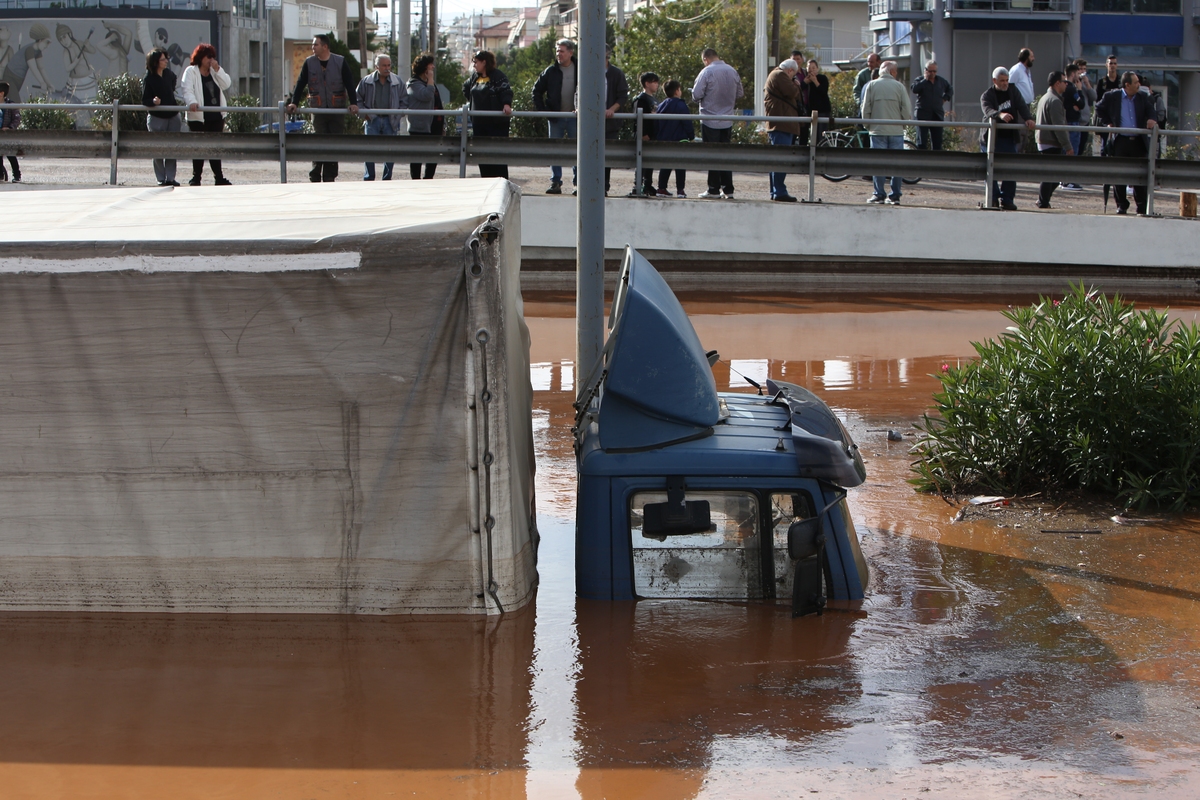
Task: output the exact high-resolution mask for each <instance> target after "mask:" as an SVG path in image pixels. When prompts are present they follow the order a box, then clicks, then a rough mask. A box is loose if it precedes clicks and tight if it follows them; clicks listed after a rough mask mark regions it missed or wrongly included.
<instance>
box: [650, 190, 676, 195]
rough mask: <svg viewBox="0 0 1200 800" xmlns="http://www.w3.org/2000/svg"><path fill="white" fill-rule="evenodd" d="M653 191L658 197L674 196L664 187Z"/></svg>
mask: <svg viewBox="0 0 1200 800" xmlns="http://www.w3.org/2000/svg"><path fill="white" fill-rule="evenodd" d="M654 193H655V195H656V196H658V197H674V196H675V195H674V194H672V193H671V192H669V191H667V190H666V189H655V190H654Z"/></svg>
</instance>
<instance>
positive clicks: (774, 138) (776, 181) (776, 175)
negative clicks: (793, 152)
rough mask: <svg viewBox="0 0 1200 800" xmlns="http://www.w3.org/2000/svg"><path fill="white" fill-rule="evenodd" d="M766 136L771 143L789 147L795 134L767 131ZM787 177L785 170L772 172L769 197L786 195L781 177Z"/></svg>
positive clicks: (793, 140) (794, 139)
mask: <svg viewBox="0 0 1200 800" xmlns="http://www.w3.org/2000/svg"><path fill="white" fill-rule="evenodd" d="M767 138H768V139H770V140H771V144H774V145H779V146H781V147H791V146H792V145H793V144H794V143H795V141H796V134H794V133H784V132H783V131H769V132H768V133H767ZM786 177H787V173H786V172H772V173H771V175H770V179H771V199H772V200H774V199H775V198H776V197H787V196H788V190H787V186H785V185H784V183H783V179H784V178H786Z"/></svg>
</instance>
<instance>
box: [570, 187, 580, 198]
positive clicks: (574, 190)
mask: <svg viewBox="0 0 1200 800" xmlns="http://www.w3.org/2000/svg"><path fill="white" fill-rule="evenodd" d="M578 196H579V190H578V189H572V190H571V197H578Z"/></svg>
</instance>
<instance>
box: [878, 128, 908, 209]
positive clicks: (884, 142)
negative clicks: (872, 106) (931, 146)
mask: <svg viewBox="0 0 1200 800" xmlns="http://www.w3.org/2000/svg"><path fill="white" fill-rule="evenodd" d="M871 149H872V150H903V149H904V135H903V134H900V135H899V136H879V135H877V134H874V133H872V134H871ZM872 180H874V182H875V196H876V197H883V196H884V195H885V191H884V186H885V182H886V181H889V180H890V181H891V182H892V193H891V195H888V196H890V197H891V198H892V199H893V200H899V199H900V195H901V191H900V187H901V185H902V183H901V181H900V176H899V175H896V176H892V177H884V176H882V175H876V176H875V177H874V178H873V179H872Z"/></svg>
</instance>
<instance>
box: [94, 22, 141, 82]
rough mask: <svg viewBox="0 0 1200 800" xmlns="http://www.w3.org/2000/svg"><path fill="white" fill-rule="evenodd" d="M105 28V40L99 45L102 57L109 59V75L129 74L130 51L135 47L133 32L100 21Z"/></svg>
mask: <svg viewBox="0 0 1200 800" xmlns="http://www.w3.org/2000/svg"><path fill="white" fill-rule="evenodd" d="M100 24H101V25H103V26H104V39H103V40H102V41H101V42H100V44H99V45H97V49H98V50H99V51H100V55H102V56H104V57H105V58H107V59H108V63H109V67H110V69H109V70H108V72H109V73H112V74H117V75H121V74H124V73H126V72H129V50H130V48H132V47H133V31H131V30H129V28H126V27H125V26H124V25H117V24H115V23H112V22H104V21H103V20H101V21H100Z"/></svg>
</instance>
